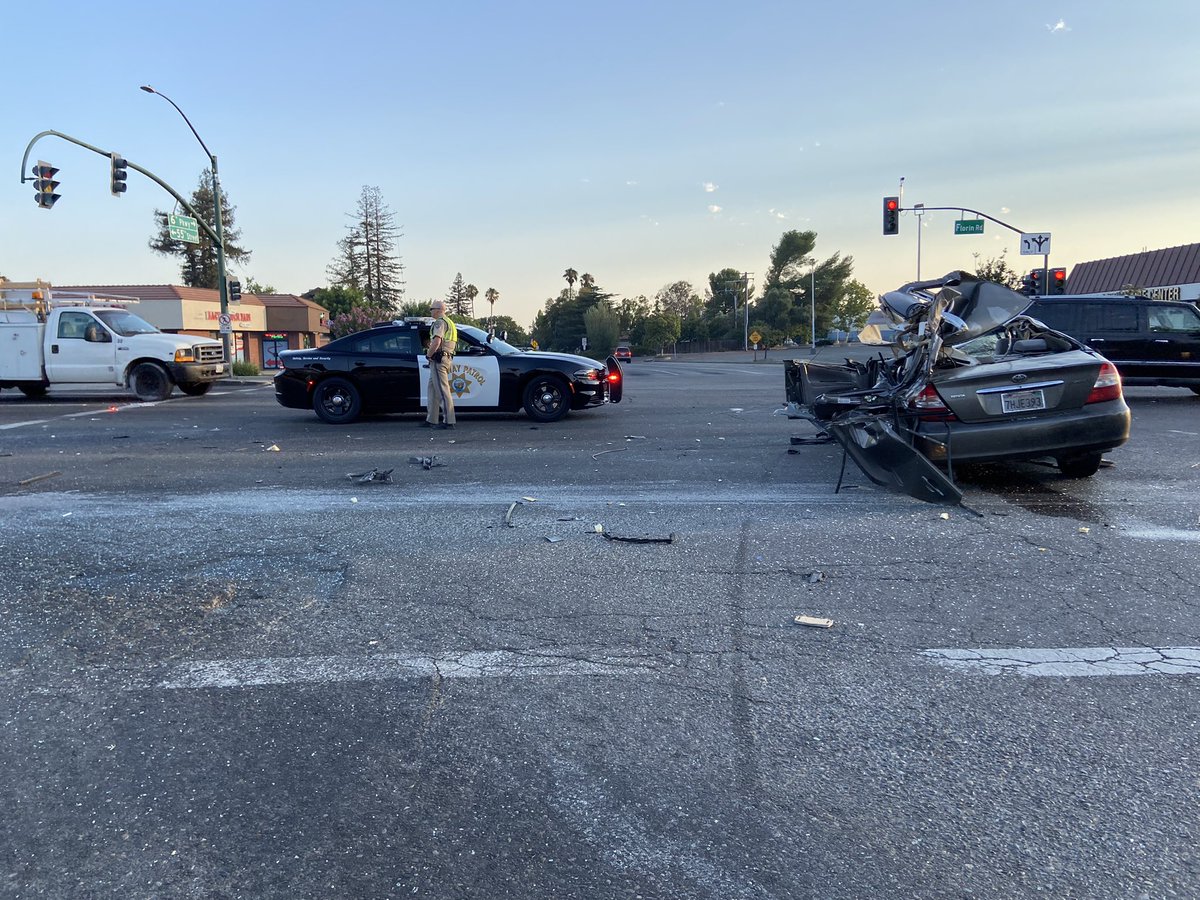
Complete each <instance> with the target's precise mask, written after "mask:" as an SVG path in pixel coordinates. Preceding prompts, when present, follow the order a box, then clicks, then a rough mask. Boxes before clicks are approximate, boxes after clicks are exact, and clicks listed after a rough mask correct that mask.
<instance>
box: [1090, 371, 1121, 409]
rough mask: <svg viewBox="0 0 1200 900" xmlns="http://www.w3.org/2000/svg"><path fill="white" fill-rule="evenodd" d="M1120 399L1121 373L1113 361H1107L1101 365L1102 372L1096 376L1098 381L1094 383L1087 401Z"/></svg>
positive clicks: (1097, 401) (1100, 401)
mask: <svg viewBox="0 0 1200 900" xmlns="http://www.w3.org/2000/svg"><path fill="white" fill-rule="evenodd" d="M1120 399H1121V373H1120V372H1118V371H1117V367H1116V366H1114V365H1113V364H1112V363H1110V362H1106V363H1104V365H1102V366H1101V367H1100V374H1099V375H1098V376H1096V383H1095V384H1093V385H1092V392H1091V393H1090V394H1088V398H1087V400H1086V401H1085V402H1086V403H1103V402H1104V401H1106V400H1120Z"/></svg>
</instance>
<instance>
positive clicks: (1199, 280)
mask: <svg viewBox="0 0 1200 900" xmlns="http://www.w3.org/2000/svg"><path fill="white" fill-rule="evenodd" d="M1129 291H1137V292H1138V293H1139V294H1144V295H1146V296H1147V297H1153V298H1154V299H1155V300H1186V301H1189V302H1191V303H1198V302H1200V244H1185V245H1183V246H1182V247H1168V248H1167V249H1165V250H1148V251H1145V252H1143V253H1132V254H1130V255H1129V256H1114V257H1111V258H1110V259H1097V260H1093V261H1092V262H1084V263H1078V264H1077V265H1076V266H1075V267H1074V268H1072V269H1071V275H1070V277H1069V278H1067V293H1069V294H1121V293H1127V292H1129Z"/></svg>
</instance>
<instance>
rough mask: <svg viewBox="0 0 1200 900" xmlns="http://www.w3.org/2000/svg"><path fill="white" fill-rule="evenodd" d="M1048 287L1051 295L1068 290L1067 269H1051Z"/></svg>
mask: <svg viewBox="0 0 1200 900" xmlns="http://www.w3.org/2000/svg"><path fill="white" fill-rule="evenodd" d="M1046 288H1047V291H1048V293H1049V294H1050V295H1051V296H1057V295H1059V294H1065V293H1066V292H1067V270H1066V269H1064V268H1058V269H1051V270H1050V280H1049V284H1047V285H1046Z"/></svg>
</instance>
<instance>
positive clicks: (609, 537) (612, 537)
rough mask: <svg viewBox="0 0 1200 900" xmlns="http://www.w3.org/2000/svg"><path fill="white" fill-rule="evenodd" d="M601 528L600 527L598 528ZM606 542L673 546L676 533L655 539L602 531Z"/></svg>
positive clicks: (648, 536) (647, 536)
mask: <svg viewBox="0 0 1200 900" xmlns="http://www.w3.org/2000/svg"><path fill="white" fill-rule="evenodd" d="M596 527H597V528H600V526H599V525H597V526H596ZM600 533H601V534H602V535H604V539H605V540H606V541H623V542H624V543H626V544H673V543H675V533H674V532H671V533H670V534H668V535H667V536H666V537H655V536H651V535H645V536H643V537H626V536H625V535H620V534H612V533H611V532H608V531H601V532H600Z"/></svg>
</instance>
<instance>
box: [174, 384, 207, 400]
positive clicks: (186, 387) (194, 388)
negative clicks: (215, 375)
mask: <svg viewBox="0 0 1200 900" xmlns="http://www.w3.org/2000/svg"><path fill="white" fill-rule="evenodd" d="M212 386H213V383H212V382H211V381H204V382H201V383H200V384H181V385H180V386H179V389H180V390H181V391H183V392H184V393H185V394H187V395H188V396H189V397H201V396H203V395H204V394H207V393H208V392H209V390H211V389H212Z"/></svg>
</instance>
